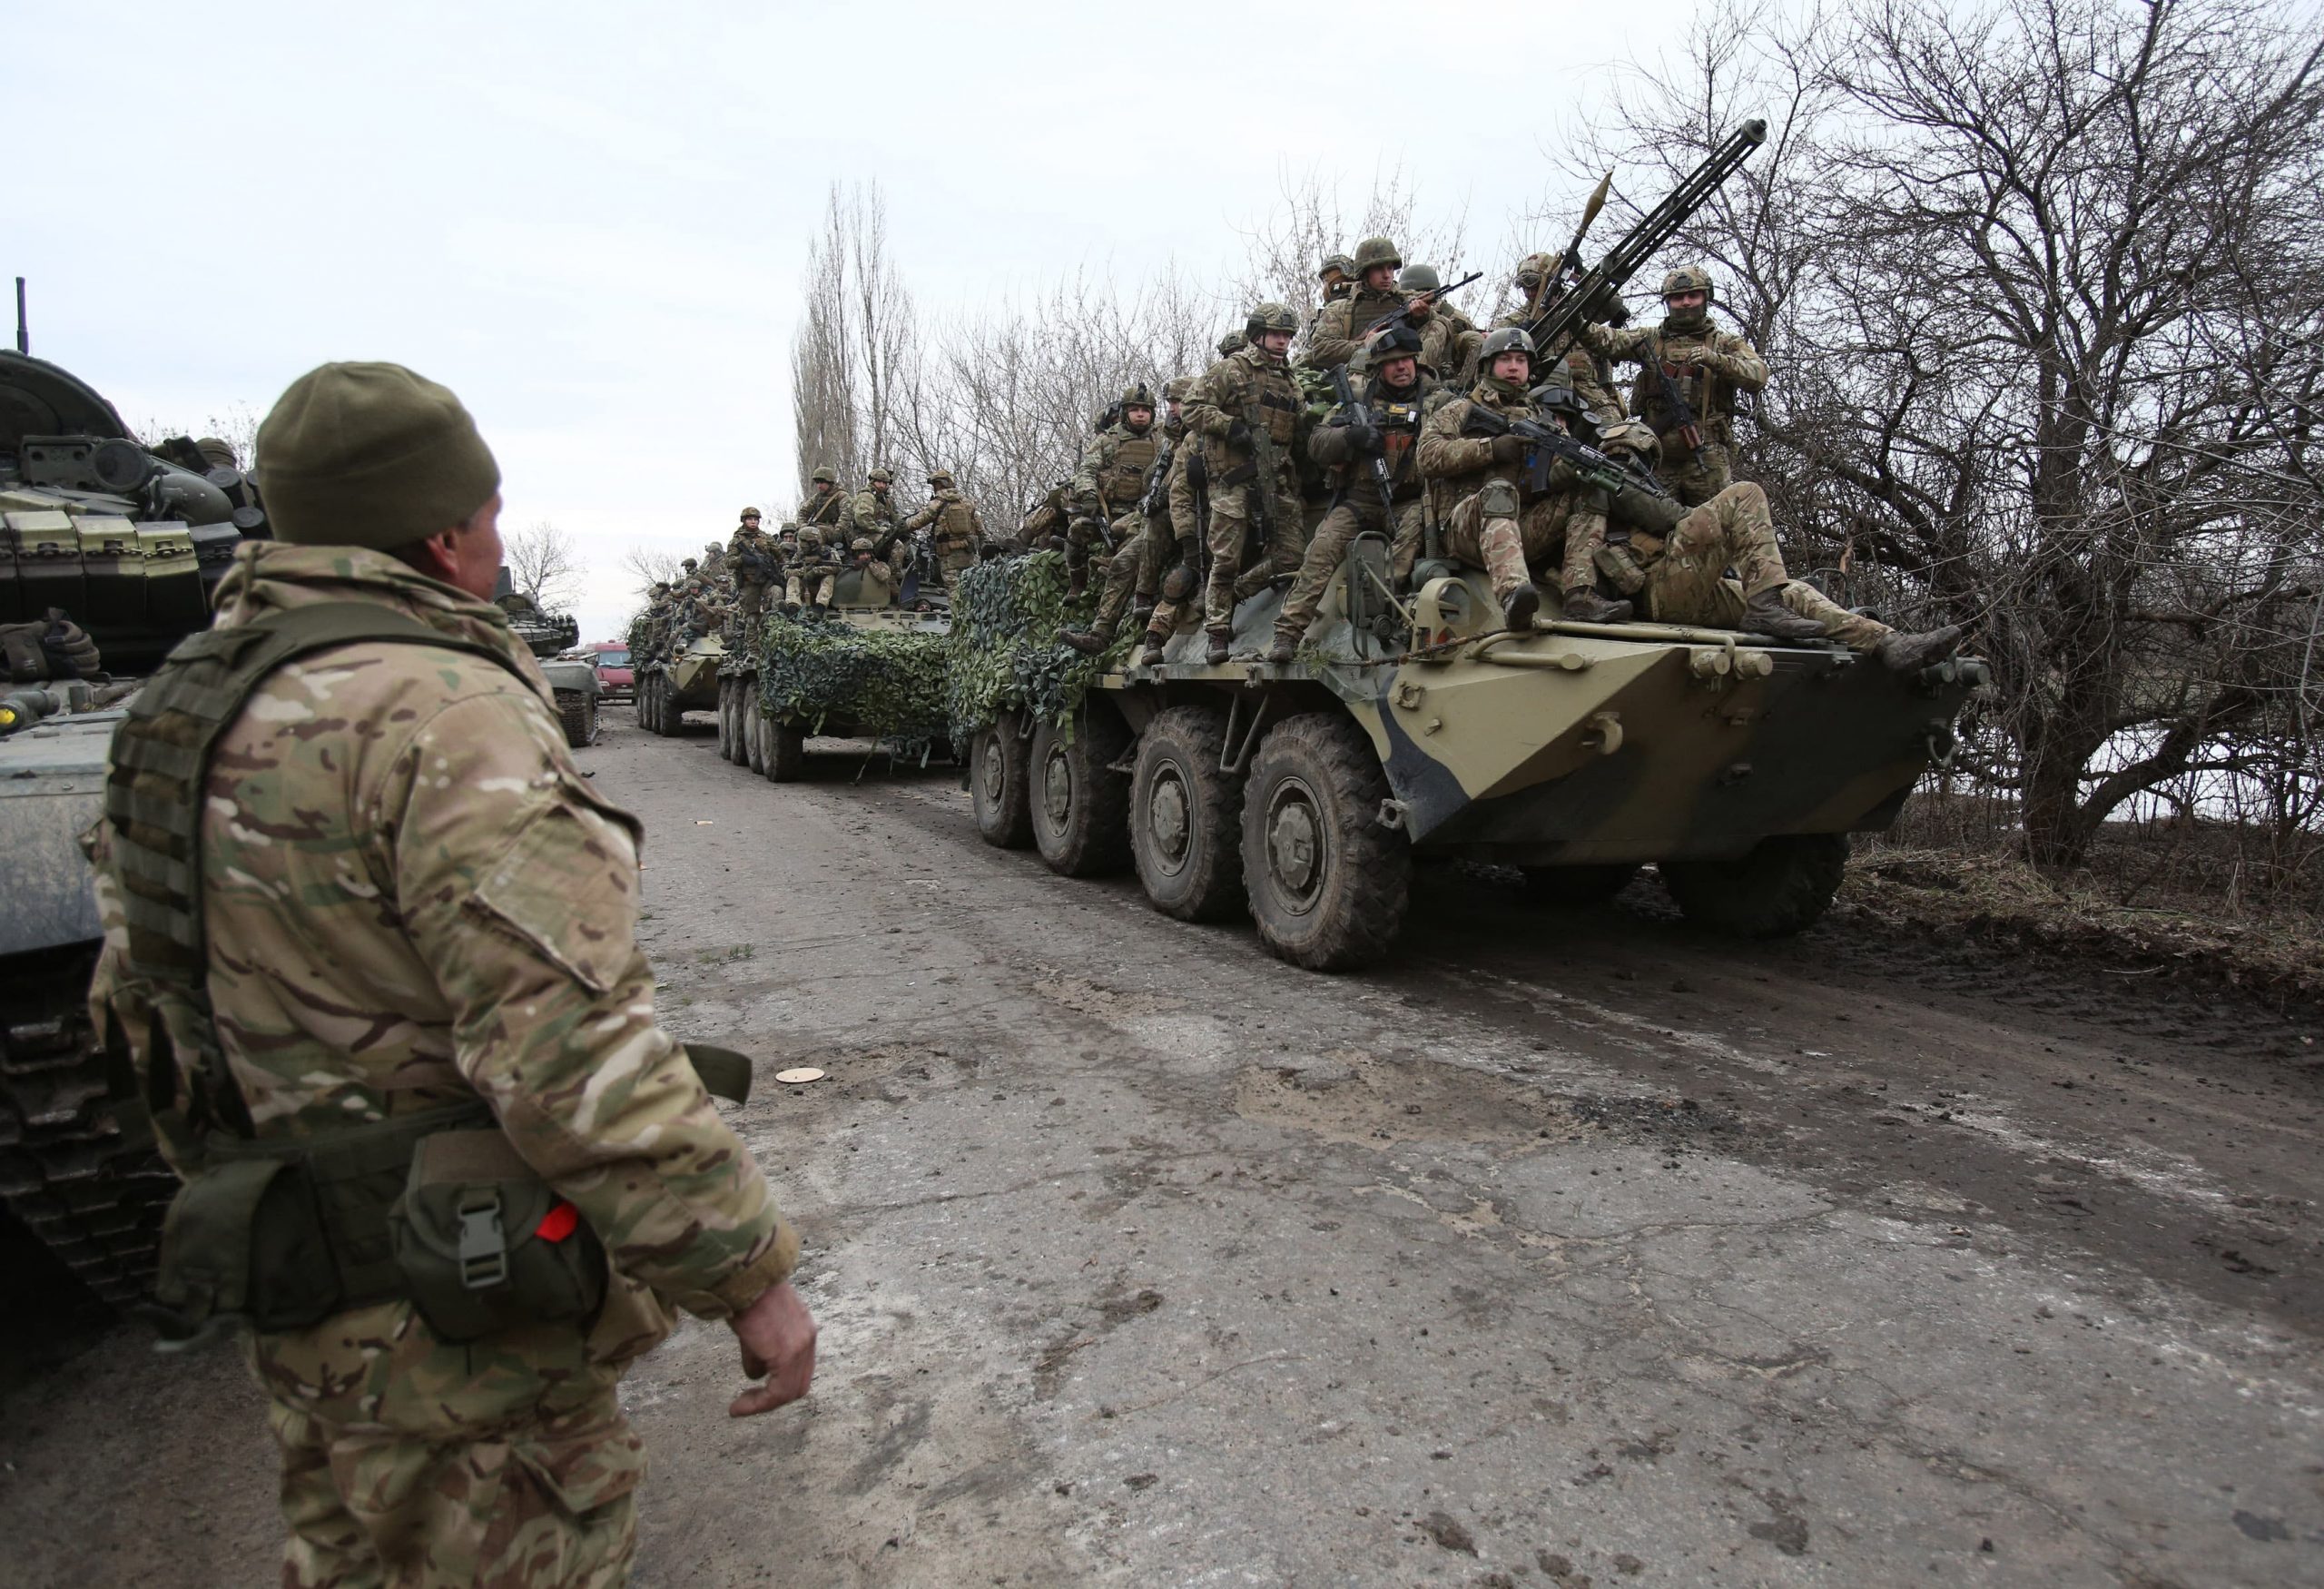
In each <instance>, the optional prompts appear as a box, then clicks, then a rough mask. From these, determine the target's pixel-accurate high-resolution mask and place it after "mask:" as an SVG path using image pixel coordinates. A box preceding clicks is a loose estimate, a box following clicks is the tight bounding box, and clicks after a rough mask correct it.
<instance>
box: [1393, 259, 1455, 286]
mask: <svg viewBox="0 0 2324 1589" xmlns="http://www.w3.org/2000/svg"><path fill="white" fill-rule="evenodd" d="M1396 285H1397V286H1399V287H1401V288H1403V290H1404V291H1407V292H1433V291H1436V290H1437V289H1438V288H1440V287H1442V286H1443V285H1444V278H1443V277H1442V276H1440V275H1438V274H1437V273H1436V267H1435V266H1434V265H1406V266H1405V267H1404V273H1403V275H1401V276H1399V277H1397V278H1396Z"/></svg>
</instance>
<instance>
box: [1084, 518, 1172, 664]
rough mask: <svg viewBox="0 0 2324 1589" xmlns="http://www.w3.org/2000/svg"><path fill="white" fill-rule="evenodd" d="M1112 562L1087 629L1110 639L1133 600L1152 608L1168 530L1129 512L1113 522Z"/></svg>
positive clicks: (1165, 557) (1164, 556) (1166, 547)
mask: <svg viewBox="0 0 2324 1589" xmlns="http://www.w3.org/2000/svg"><path fill="white" fill-rule="evenodd" d="M1114 536H1115V538H1116V545H1115V547H1114V556H1113V560H1112V561H1111V562H1109V563H1108V564H1107V565H1106V587H1105V590H1104V593H1103V594H1101V595H1100V596H1099V597H1098V616H1097V618H1096V621H1095V622H1093V623H1092V624H1091V625H1090V626H1089V627H1090V628H1091V629H1092V630H1093V631H1095V632H1096V633H1097V634H1099V635H1101V636H1104V637H1106V638H1108V639H1111V638H1112V637H1113V635H1114V631H1115V630H1116V629H1118V628H1119V627H1121V621H1122V614H1124V613H1125V612H1127V611H1128V610H1129V607H1130V604H1131V601H1132V599H1133V598H1135V599H1136V601H1137V605H1138V606H1140V607H1152V606H1153V605H1154V601H1155V597H1156V596H1157V592H1158V590H1159V588H1160V586H1161V582H1162V565H1163V563H1164V562H1165V561H1166V560H1167V557H1168V555H1169V552H1168V540H1167V537H1168V527H1167V524H1164V523H1160V522H1157V521H1151V520H1148V519H1147V518H1146V517H1145V516H1144V515H1143V514H1140V513H1137V512H1130V513H1125V514H1123V515H1122V516H1121V517H1120V518H1117V519H1115V520H1114Z"/></svg>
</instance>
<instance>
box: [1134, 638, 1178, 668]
mask: <svg viewBox="0 0 2324 1589" xmlns="http://www.w3.org/2000/svg"><path fill="white" fill-rule="evenodd" d="M1169 643H1170V637H1169V636H1167V635H1166V634H1164V633H1163V632H1162V631H1161V630H1159V629H1148V630H1147V631H1146V649H1145V650H1144V651H1142V652H1140V653H1139V654H1138V658H1137V661H1138V666H1141V667H1159V666H1162V647H1163V646H1167V645H1168V644H1169Z"/></svg>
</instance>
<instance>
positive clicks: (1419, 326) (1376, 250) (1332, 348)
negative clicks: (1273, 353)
mask: <svg viewBox="0 0 2324 1589" xmlns="http://www.w3.org/2000/svg"><path fill="white" fill-rule="evenodd" d="M1403 264H1404V262H1403V260H1402V259H1400V258H1398V257H1397V254H1396V245H1395V244H1394V243H1393V242H1389V241H1388V240H1387V239H1386V238H1384V237H1367V238H1365V239H1364V241H1363V242H1359V243H1357V244H1356V245H1355V270H1356V287H1355V291H1354V292H1352V293H1350V294H1349V295H1348V296H1347V297H1345V298H1337V299H1334V300H1333V301H1331V302H1329V303H1326V304H1325V305H1324V307H1323V310H1322V311H1321V312H1320V313H1318V314H1317V315H1316V316H1315V328H1314V329H1313V330H1312V331H1309V332H1308V335H1307V351H1306V352H1305V354H1303V355H1302V356H1301V357H1300V360H1299V362H1300V363H1301V364H1302V365H1303V366H1304V367H1305V368H1306V369H1309V370H1333V369H1336V368H1337V367H1338V366H1340V365H1342V364H1344V363H1346V362H1347V361H1348V360H1349V359H1350V358H1351V357H1353V356H1354V352H1355V350H1356V349H1357V348H1358V347H1359V346H1361V345H1362V343H1363V340H1364V333H1365V332H1367V331H1370V330H1371V329H1372V328H1373V326H1374V325H1375V324H1377V323H1378V322H1379V321H1383V320H1384V319H1386V318H1387V317H1388V316H1389V315H1392V314H1394V313H1396V312H1397V311H1399V310H1409V311H1411V316H1412V324H1413V329H1414V330H1416V331H1419V332H1420V333H1421V335H1422V336H1423V338H1425V337H1426V336H1427V334H1428V320H1429V315H1430V312H1431V310H1430V301H1429V300H1428V299H1425V298H1415V297H1413V296H1412V295H1411V294H1408V293H1405V292H1403V291H1399V290H1398V288H1397V286H1396V272H1397V271H1400V270H1402V269H1403Z"/></svg>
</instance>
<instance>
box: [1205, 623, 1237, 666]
mask: <svg viewBox="0 0 2324 1589" xmlns="http://www.w3.org/2000/svg"><path fill="white" fill-rule="evenodd" d="M1234 648H1235V632H1234V631H1233V630H1232V629H1213V630H1211V631H1210V646H1209V648H1208V649H1207V650H1206V651H1205V652H1204V653H1203V656H1202V659H1203V660H1204V661H1205V662H1206V663H1208V664H1210V666H1213V667H1216V666H1220V665H1221V664H1223V663H1224V662H1226V654H1227V653H1228V652H1229V651H1232V650H1233V649H1234Z"/></svg>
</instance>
